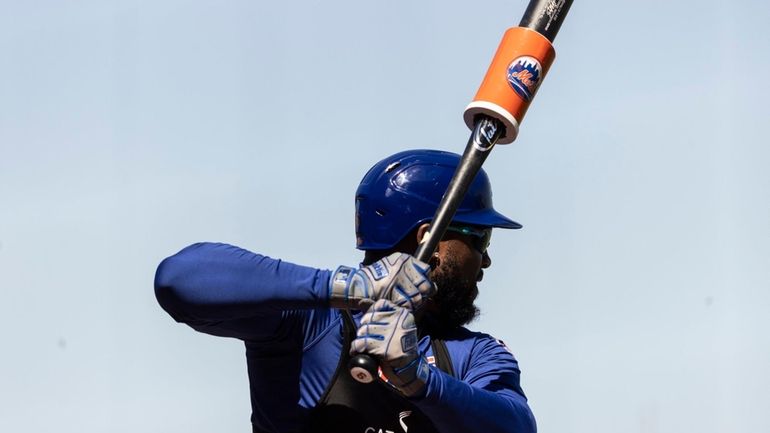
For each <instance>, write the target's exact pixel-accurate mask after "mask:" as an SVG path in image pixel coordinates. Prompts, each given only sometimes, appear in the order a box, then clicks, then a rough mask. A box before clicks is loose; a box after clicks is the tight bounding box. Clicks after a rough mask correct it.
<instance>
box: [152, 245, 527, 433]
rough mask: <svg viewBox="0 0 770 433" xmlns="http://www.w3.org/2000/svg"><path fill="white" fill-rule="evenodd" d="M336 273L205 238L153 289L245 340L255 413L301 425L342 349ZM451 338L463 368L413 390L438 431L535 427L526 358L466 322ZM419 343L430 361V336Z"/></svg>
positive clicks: (264, 422) (192, 321)
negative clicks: (524, 374) (525, 382)
mask: <svg viewBox="0 0 770 433" xmlns="http://www.w3.org/2000/svg"><path fill="white" fill-rule="evenodd" d="M330 276H331V271H329V270H321V269H315V268H310V267H305V266H300V265H295V264H292V263H287V262H284V261H281V260H276V259H271V258H269V257H266V256H262V255H259V254H254V253H252V252H249V251H246V250H243V249H240V248H238V247H234V246H231V245H225V244H212V243H200V244H195V245H191V246H189V247H187V248H185V249H184V250H182V251H180V252H179V253H177V254H175V255H173V256H171V257H169V258H167V259H165V260H164V261H163V262H162V263H161V264H160V266H159V267H158V270H157V273H156V276H155V294H156V297H157V299H158V302H159V303H160V305H161V306H162V307H163V308H164V309H165V310H166V311H167V312H168V313H169V314H170V315H171V316H172V317H173V318H174V319H175V320H176V321H178V322H182V323H186V324H188V325H189V326H191V327H192V328H194V329H196V330H198V331H200V332H204V333H207V334H211V335H217V336H223V337H235V338H238V339H241V340H243V341H244V343H245V346H246V360H247V364H248V373H249V384H250V390H251V404H252V417H251V420H252V423H253V424H254V426H255V427H256V428H257V429H258V430H264V431H275V432H293V431H297V430H299V426H300V425H301V424H302V420H303V419H305V417H307V415H308V413H309V411H310V409H312V408H313V407H314V406H315V405H316V403H318V401H319V400H320V399H321V397H322V396H323V394H324V392H325V391H326V389H327V387H328V386H329V383H330V381H331V379H332V377H333V375H334V371H335V369H336V368H337V364H338V361H339V358H340V354H341V351H342V350H343V347H342V319H341V314H340V313H339V312H338V311H337V310H334V309H330V308H328V297H329V278H330ZM359 316H360V315H359ZM359 316H354V319H356V320H357V319H358V317H359ZM445 342H446V347H447V350H448V352H449V355H450V357H451V360H452V366H453V369H454V372H455V376H456V377H452V376H449V375H448V374H446V373H444V372H442V371H440V370H439V369H438V368H435V367H431V374H430V376H429V379H428V382H427V386H426V392H425V395H423V396H420V397H418V398H413V399H411V401H412V403H413V404H414V405H415V406H417V407H418V408H419V409H420V410H421V411H422V412H423V413H424V414H425V415H427V416H428V418H430V419H431V421H432V422H433V423H434V425H435V426H436V428H437V429H438V430H439V431H440V432H442V433H455V432H456V433H460V432H463V433H468V432H479V433H493V432H500V433H503V432H507V433H531V432H535V431H536V428H535V420H534V417H533V416H532V412H531V411H530V409H529V406H528V405H527V400H526V398H525V396H524V393H523V391H522V390H521V387H520V385H519V376H520V371H519V368H518V363H517V362H516V360H515V359H514V357H513V355H512V354H511V353H510V352H509V351H508V349H507V348H506V347H505V346H504V345H503V344H502V343H501V342H499V341H498V340H496V339H494V338H493V337H491V336H489V335H487V334H483V333H479V332H472V331H469V330H468V329H465V328H457V329H456V330H455V331H454V332H453V333H451V334H450V335H449V336H447V337H445ZM420 349H421V351H422V352H423V353H425V355H426V357H427V358H428V360H429V361H430V360H431V359H432V357H433V354H432V353H431V347H430V340H429V337H428V336H425V337H423V338H422V339H421V341H420ZM344 350H348V348H344Z"/></svg>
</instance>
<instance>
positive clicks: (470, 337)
mask: <svg viewBox="0 0 770 433" xmlns="http://www.w3.org/2000/svg"><path fill="white" fill-rule="evenodd" d="M446 342H447V347H449V348H451V347H455V348H456V351H457V352H459V354H461V355H465V356H468V357H474V358H475V357H486V356H492V357H502V358H509V357H510V358H511V359H512V360H514V362H515V358H514V356H513V352H512V351H511V349H509V348H508V346H507V345H506V344H505V343H504V342H503V340H501V339H499V338H496V337H494V336H492V335H490V334H487V333H485V332H479V331H472V330H470V329H468V328H465V327H459V328H457V329H456V330H454V331H453V332H452V333H451V334H450V335H449V338H447V340H446Z"/></svg>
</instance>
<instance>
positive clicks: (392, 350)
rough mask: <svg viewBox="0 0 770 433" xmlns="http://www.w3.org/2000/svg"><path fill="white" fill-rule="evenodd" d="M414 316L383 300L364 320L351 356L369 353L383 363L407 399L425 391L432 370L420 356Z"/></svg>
mask: <svg viewBox="0 0 770 433" xmlns="http://www.w3.org/2000/svg"><path fill="white" fill-rule="evenodd" d="M417 342H418V339H417V326H416V325H415V323H414V315H413V314H412V312H411V311H409V310H408V309H406V308H401V307H398V306H396V305H394V304H393V303H391V302H389V301H387V300H385V299H381V300H379V301H377V302H376V303H375V304H374V305H373V306H372V307H371V308H370V309H369V310H368V311H367V312H366V313H365V314H364V315H363V317H362V318H361V326H360V327H359V328H358V333H357V337H356V339H355V340H353V342H352V344H351V347H350V354H351V355H353V356H355V355H356V354H359V353H367V354H369V355H371V356H374V357H375V358H376V359H378V360H379V361H380V368H382V373H383V374H384V375H385V378H387V381H388V383H389V384H391V385H393V386H394V387H395V388H396V389H397V390H399V391H400V392H401V393H402V394H404V395H405V396H407V397H413V396H418V395H420V394H422V393H423V392H424V390H425V384H426V382H427V381H428V376H430V367H429V366H428V363H427V362H426V360H425V358H424V357H423V356H422V355H421V354H420V353H419V349H418V345H417Z"/></svg>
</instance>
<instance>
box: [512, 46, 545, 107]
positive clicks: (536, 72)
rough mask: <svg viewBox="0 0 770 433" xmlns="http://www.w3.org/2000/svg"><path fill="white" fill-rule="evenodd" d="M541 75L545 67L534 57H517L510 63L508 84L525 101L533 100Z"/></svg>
mask: <svg viewBox="0 0 770 433" xmlns="http://www.w3.org/2000/svg"><path fill="white" fill-rule="evenodd" d="M541 75H543V67H542V66H540V62H539V61H538V60H537V59H536V58H534V57H530V56H521V57H517V58H516V59H514V60H513V61H512V62H511V64H510V65H508V84H510V85H511V87H512V88H513V90H514V91H516V93H517V94H518V95H519V96H521V97H522V99H524V100H525V101H529V100H531V99H532V97H533V96H534V95H535V91H536V90H537V86H538V84H540V77H541Z"/></svg>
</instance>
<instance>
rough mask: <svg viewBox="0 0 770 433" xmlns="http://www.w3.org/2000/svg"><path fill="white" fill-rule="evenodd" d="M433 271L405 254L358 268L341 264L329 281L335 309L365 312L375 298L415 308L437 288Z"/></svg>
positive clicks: (394, 254)
mask: <svg viewBox="0 0 770 433" xmlns="http://www.w3.org/2000/svg"><path fill="white" fill-rule="evenodd" d="M429 270H430V267H429V266H428V265H427V264H425V263H423V262H421V261H419V260H417V259H415V258H414V257H412V256H410V255H409V254H403V253H393V254H391V255H389V256H387V257H384V258H382V259H380V260H378V261H376V262H374V263H372V264H371V265H368V266H364V267H361V268H358V269H355V268H349V267H347V266H340V267H339V268H337V270H336V271H334V273H333V274H332V278H331V281H330V283H329V286H330V287H329V290H330V293H329V303H330V305H331V306H332V307H334V308H349V309H354V310H362V311H365V310H366V309H367V308H369V306H371V305H372V304H373V303H374V302H375V301H377V300H379V299H387V300H389V301H390V302H392V303H394V304H396V305H397V306H399V307H404V308H408V309H410V310H412V311H415V310H417V309H418V308H419V307H420V306H421V305H422V303H423V301H424V300H425V299H426V298H428V297H429V296H431V295H432V294H433V293H434V292H435V291H436V286H435V284H433V282H432V281H431V280H430V278H429V277H428V271H429Z"/></svg>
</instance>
